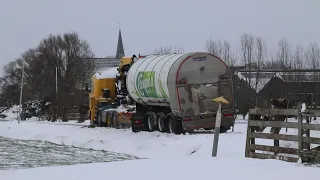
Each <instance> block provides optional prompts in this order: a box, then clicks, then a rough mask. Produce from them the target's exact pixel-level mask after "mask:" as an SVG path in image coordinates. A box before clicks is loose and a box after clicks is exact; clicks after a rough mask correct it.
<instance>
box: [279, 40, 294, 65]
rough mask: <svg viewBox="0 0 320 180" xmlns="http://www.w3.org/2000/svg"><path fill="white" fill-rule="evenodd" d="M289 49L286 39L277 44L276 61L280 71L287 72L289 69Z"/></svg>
mask: <svg viewBox="0 0 320 180" xmlns="http://www.w3.org/2000/svg"><path fill="white" fill-rule="evenodd" d="M290 51H291V47H290V44H289V41H288V40H287V38H282V39H280V40H279V42H278V51H277V58H276V60H277V61H278V62H279V63H280V69H282V70H288V69H290V67H291V65H292V64H291V54H290V53H291V52H290Z"/></svg>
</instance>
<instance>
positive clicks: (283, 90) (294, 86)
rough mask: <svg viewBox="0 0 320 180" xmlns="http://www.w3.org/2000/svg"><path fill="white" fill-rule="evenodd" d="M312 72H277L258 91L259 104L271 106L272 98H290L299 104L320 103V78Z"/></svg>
mask: <svg viewBox="0 0 320 180" xmlns="http://www.w3.org/2000/svg"><path fill="white" fill-rule="evenodd" d="M317 76H318V75H314V74H312V73H310V72H309V73H301V72H299V73H294V72H291V73H277V76H275V77H273V78H272V79H271V80H270V81H269V82H268V83H267V84H266V85H265V86H264V87H263V88H262V89H261V90H260V91H259V93H258V99H259V105H260V106H269V105H270V103H269V100H270V99H271V98H288V99H289V100H291V102H292V103H294V104H295V105H297V103H298V102H305V103H307V104H308V105H312V104H316V105H318V106H319V104H320V96H319V93H320V81H319V80H320V79H319V78H317Z"/></svg>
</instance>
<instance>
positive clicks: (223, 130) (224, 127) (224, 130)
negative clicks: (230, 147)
mask: <svg viewBox="0 0 320 180" xmlns="http://www.w3.org/2000/svg"><path fill="white" fill-rule="evenodd" d="M229 129H230V126H221V127H220V133H226V132H227V131H228V130H229Z"/></svg>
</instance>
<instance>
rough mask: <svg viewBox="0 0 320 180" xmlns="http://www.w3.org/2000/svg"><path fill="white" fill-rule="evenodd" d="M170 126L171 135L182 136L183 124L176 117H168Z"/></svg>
mask: <svg viewBox="0 0 320 180" xmlns="http://www.w3.org/2000/svg"><path fill="white" fill-rule="evenodd" d="M167 119H168V126H169V133H173V134H181V133H182V123H181V121H178V120H176V118H174V116H172V115H168V117H167Z"/></svg>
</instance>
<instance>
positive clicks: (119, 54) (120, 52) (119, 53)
mask: <svg viewBox="0 0 320 180" xmlns="http://www.w3.org/2000/svg"><path fill="white" fill-rule="evenodd" d="M123 56H125V54H124V49H123V42H122V36H121V29H120V28H119V37H118V46H117V52H116V58H117V59H120V58H122V57H123Z"/></svg>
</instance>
